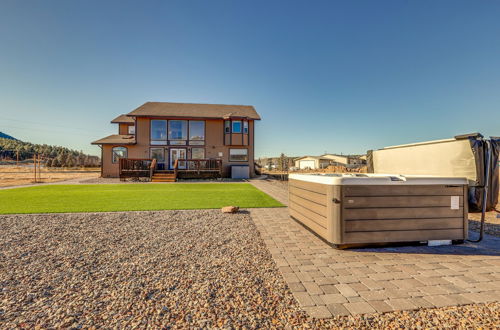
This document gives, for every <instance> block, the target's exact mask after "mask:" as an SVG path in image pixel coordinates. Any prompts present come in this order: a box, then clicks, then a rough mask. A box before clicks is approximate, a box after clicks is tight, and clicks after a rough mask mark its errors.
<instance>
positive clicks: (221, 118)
mask: <svg viewBox="0 0 500 330" xmlns="http://www.w3.org/2000/svg"><path fill="white" fill-rule="evenodd" d="M127 116H129V117H135V118H138V117H140V118H165V119H168V118H174V119H190V118H192V119H205V120H208V119H220V120H225V119H227V118H225V117H194V116H152V115H131V114H127ZM231 118H243V119H248V120H261V118H260V117H259V118H252V117H246V116H244V117H243V116H233V117H231Z"/></svg>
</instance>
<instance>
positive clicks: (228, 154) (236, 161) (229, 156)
mask: <svg viewBox="0 0 500 330" xmlns="http://www.w3.org/2000/svg"><path fill="white" fill-rule="evenodd" d="M231 150H245V151H246V152H247V154H246V160H232V159H231ZM227 157H228V161H229V162H233V163H242V162H248V161H249V157H248V148H229V152H228V153H227Z"/></svg>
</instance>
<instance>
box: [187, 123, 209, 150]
mask: <svg viewBox="0 0 500 330" xmlns="http://www.w3.org/2000/svg"><path fill="white" fill-rule="evenodd" d="M191 122H202V123H203V139H201V140H192V139H191ZM206 138H207V122H206V120H189V122H188V141H189V143H188V144H189V145H191V142H192V141H193V142H195V143H193V144H192V145H205V140H206ZM196 142H203V143H202V144H201V143H196Z"/></svg>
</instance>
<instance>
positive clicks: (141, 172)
mask: <svg viewBox="0 0 500 330" xmlns="http://www.w3.org/2000/svg"><path fill="white" fill-rule="evenodd" d="M152 163H153V159H149V158H120V161H119V173H120V178H134V177H135V178H137V177H150V176H151V175H152V173H151V167H152ZM153 170H154V169H153Z"/></svg>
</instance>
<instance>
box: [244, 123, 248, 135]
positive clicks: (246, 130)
mask: <svg viewBox="0 0 500 330" xmlns="http://www.w3.org/2000/svg"><path fill="white" fill-rule="evenodd" d="M243 133H245V134H248V121H246V120H245V121H244V122H243Z"/></svg>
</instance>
